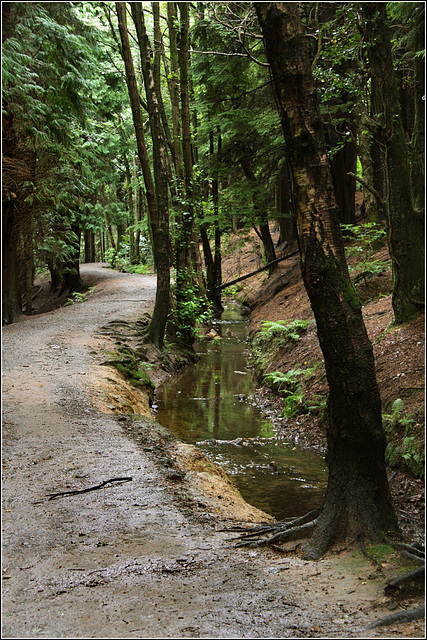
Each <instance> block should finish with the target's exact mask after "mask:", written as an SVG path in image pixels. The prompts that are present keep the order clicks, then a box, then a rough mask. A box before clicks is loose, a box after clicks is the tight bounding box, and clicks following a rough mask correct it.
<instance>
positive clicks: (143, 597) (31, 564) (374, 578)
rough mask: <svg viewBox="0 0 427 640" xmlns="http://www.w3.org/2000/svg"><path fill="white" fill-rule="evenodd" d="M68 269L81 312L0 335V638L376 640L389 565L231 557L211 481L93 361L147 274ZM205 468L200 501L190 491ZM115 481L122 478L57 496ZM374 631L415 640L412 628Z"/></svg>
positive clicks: (102, 355)
mask: <svg viewBox="0 0 427 640" xmlns="http://www.w3.org/2000/svg"><path fill="white" fill-rule="evenodd" d="M83 273H84V276H85V277H87V281H88V282H90V284H91V285H93V286H96V290H95V291H94V293H93V294H91V295H90V296H89V297H88V299H87V300H86V302H84V303H82V304H74V305H72V306H69V307H65V308H61V309H57V310H55V311H51V312H49V313H44V314H42V315H39V316H34V317H27V318H23V319H22V321H21V322H18V323H16V324H14V325H11V326H9V327H6V328H5V329H4V333H3V364H4V382H3V400H4V410H3V420H4V432H3V523H2V524H3V601H2V604H3V637H5V638H39V637H40V638H57V637H59V638H193V637H194V638H197V637H199V638H248V637H252V638H283V637H294V638H298V637H381V636H382V635H383V633H382V632H381V629H380V630H370V631H366V630H365V627H366V625H367V624H369V623H370V622H372V621H373V620H376V619H377V618H379V617H381V616H383V615H385V614H387V613H389V610H390V608H395V607H397V608H399V609H400V608H403V609H404V608H407V607H410V606H411V604H412V601H410V600H405V601H403V602H402V601H399V600H396V599H395V598H394V597H384V595H383V586H384V583H385V581H386V579H387V576H388V575H390V573H394V571H395V570H396V567H395V563H396V558H395V557H392V558H390V557H388V558H387V559H386V560H385V561H384V563H383V569H382V570H381V572H377V571H375V569H374V568H373V566H372V565H371V563H370V562H369V561H367V560H366V559H365V558H363V557H362V556H361V554H360V552H359V551H357V550H347V551H344V552H342V553H341V554H339V555H334V554H331V555H329V556H328V557H327V558H325V559H323V560H321V561H320V562H307V561H303V560H301V559H300V558H299V557H298V556H297V555H295V554H291V555H290V556H288V554H287V553H286V552H285V553H278V552H277V551H274V550H270V549H257V550H251V549H237V548H235V547H234V546H233V544H232V542H231V539H230V538H231V537H232V534H230V533H227V532H224V531H223V529H224V527H226V526H227V525H228V524H230V517H231V513H230V510H232V509H234V506H232V509H229V510H228V511H226V510H223V511H219V507H217V506H216V505H218V503H220V502H224V503H226V502H227V500H228V494H226V493H224V494H221V493H219V492H217V489H218V487H217V485H215V483H213V482H211V477H213V476H215V475H217V477H219V476H218V473H217V472H216V471H215V470H214V469H210V470H209V469H208V470H206V468H205V467H204V463H203V461H202V460H201V459H200V456H199V454H198V453H197V451H194V450H192V451H191V450H190V452H189V450H188V448H187V447H183V445H181V444H179V443H177V441H176V440H175V438H173V436H172V435H171V434H170V433H169V432H168V431H166V430H165V429H162V428H161V427H160V426H159V425H157V424H156V423H155V422H154V420H153V419H151V418H149V417H144V416H137V415H134V414H131V412H130V409H129V406H127V405H129V404H130V405H132V406H134V405H133V403H134V398H133V395H132V397H131V398H129V396H128V395H127V394H128V393H132V394H133V393H134V390H133V389H132V390H131V389H129V388H127V387H126V386H124V387H123V384H122V382H123V379H122V378H121V377H120V376H119V375H116V373H117V370H116V369H115V368H111V367H109V366H105V365H103V364H102V362H103V361H104V360H105V359H109V358H112V357H113V356H112V355H111V352H116V345H115V342H114V341H113V339H112V338H113V336H110V337H108V336H105V330H103V328H104V327H111V326H115V324H116V323H117V321H119V322H123V321H124V322H125V324H124V325H122V326H123V327H126V326H128V327H131V326H133V324H134V323H135V322H136V321H137V319H138V318H140V317H141V314H142V313H144V312H146V311H148V310H149V309H150V308H151V306H152V303H153V299H154V294H155V280H154V278H153V277H150V276H136V275H129V274H118V273H115V272H111V271H109V270H106V269H103V268H102V267H101V266H100V265H85V266H84V268H83ZM126 331H127V330H126ZM116 337H117V336H115V337H114V340H115V338H116ZM122 343H123V345H124V346H129V343H128V342H127V341H126V340H122ZM148 361H149V357H148V356H147V359H146V362H148ZM151 364H154V361H153V362H152V363H151ZM154 370H155V369H152V371H154ZM113 374H114V375H113ZM106 378H110V380H106ZM138 379H142V378H138ZM101 380H106V383H108V384H106V386H104V383H102V382H101ZM109 385H110V386H109ZM122 388H125V390H126V393H125V394H124V395H122ZM113 396H116V397H113ZM123 398H124V400H123ZM144 402H146V401H144ZM126 406H127V410H126ZM145 409H146V410H147V413H148V409H147V406H146V404H145ZM179 450H180V454H181V455H179V456H178V455H177V457H175V453H179ZM200 465H202V466H201V467H200ZM207 471H208V472H209V471H210V472H211V473H210V474H209V476H211V477H209V478H208V483H210V489H211V493H210V494H209V493H208V492H207V491H206V488H205V487H204V486H203V487H202V486H200V485H198V484H197V483H194V482H192V478H193V479H194V476H195V474H197V473H199V474H201V475H202V476H203V474H205V473H206V472H207ZM204 477H205V478H206V476H204ZM117 478H128V479H129V478H131V480H129V481H127V482H117V481H116V482H111V483H110V485H106V486H104V487H103V488H101V489H96V490H93V491H89V492H84V493H83V492H81V493H73V494H67V493H66V492H69V491H74V490H82V489H87V488H90V487H95V486H96V485H99V484H100V483H102V482H104V481H106V480H109V479H112V480H113V479H117ZM219 479H220V480H221V478H219ZM222 486H224V483H222ZM59 492H64V494H63V495H61V496H58V497H56V498H55V499H50V496H49V494H52V493H59ZM220 496H221V497H220ZM232 499H233V496H231V497H230V501H232ZM234 516H235V513H234ZM238 517H240V518H245V519H246V518H247V519H251V520H252V519H254V518H255V516H254V514H253V513H250V512H248V511H247V512H246V514H245V515H240V516H238ZM417 601H419V598H417V597H415V598H414V599H413V602H417ZM386 633H387V637H396V638H397V637H402V634H403V635H404V636H405V637H424V635H423V626H422V624H421V623H420V622H414V623H410V624H405V625H402V626H398V625H395V626H393V627H391V628H388V629H387V632H386Z"/></svg>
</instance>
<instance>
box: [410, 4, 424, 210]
mask: <svg viewBox="0 0 427 640" xmlns="http://www.w3.org/2000/svg"><path fill="white" fill-rule="evenodd" d="M416 29H417V41H416V49H417V53H418V54H419V53H420V52H421V51H422V50H423V49H425V33H424V11H420V12H419V15H418V19H417V25H416ZM414 66H415V78H414V80H415V86H414V111H415V113H414V132H413V135H412V140H411V151H412V175H411V177H412V190H413V193H414V209H415V211H416V212H417V213H418V212H419V213H420V214H421V215H423V214H424V209H425V75H424V74H425V68H424V67H425V60H424V57H421V55H418V56H417V57H416V58H415V61H414Z"/></svg>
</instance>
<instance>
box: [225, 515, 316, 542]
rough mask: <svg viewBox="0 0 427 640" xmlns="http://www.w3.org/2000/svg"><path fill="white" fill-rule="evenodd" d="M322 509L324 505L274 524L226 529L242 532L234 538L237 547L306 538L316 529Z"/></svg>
mask: <svg viewBox="0 0 427 640" xmlns="http://www.w3.org/2000/svg"><path fill="white" fill-rule="evenodd" d="M321 511H322V507H319V508H318V509H314V510H313V511H309V513H306V514H305V515H304V516H301V517H299V518H294V519H291V520H282V521H280V522H275V523H274V524H268V525H262V526H256V527H252V528H250V529H246V528H245V527H231V528H230V529H226V531H241V532H242V533H241V534H240V535H239V536H237V538H233V540H238V541H239V542H237V543H236V547H248V546H251V547H260V546H262V545H271V544H275V543H277V542H287V541H288V540H297V539H298V538H305V537H306V536H307V535H308V534H309V533H310V532H311V531H312V530H313V529H314V527H315V526H316V524H317V517H318V516H319V515H320V513H321ZM264 536H268V537H264Z"/></svg>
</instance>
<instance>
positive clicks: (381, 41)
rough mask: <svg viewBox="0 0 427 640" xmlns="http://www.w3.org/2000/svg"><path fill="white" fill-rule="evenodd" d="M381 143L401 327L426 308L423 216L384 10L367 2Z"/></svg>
mask: <svg viewBox="0 0 427 640" xmlns="http://www.w3.org/2000/svg"><path fill="white" fill-rule="evenodd" d="M362 9H363V14H364V17H365V25H364V28H365V33H364V36H365V42H366V47H367V51H368V56H369V67H370V73H371V85H372V99H373V104H372V106H373V110H374V115H375V116H377V118H378V120H379V127H378V133H377V140H378V143H379V145H381V147H382V148H383V149H384V153H385V178H386V181H385V184H386V198H385V208H386V214H387V226H388V243H389V251H390V257H391V261H392V276H393V296H392V302H393V310H394V319H395V322H396V323H397V324H400V323H403V322H407V321H409V320H411V319H412V318H413V317H414V316H416V315H417V313H419V312H421V311H422V310H423V309H424V216H423V215H420V214H419V213H418V212H416V211H415V210H414V207H413V202H412V198H411V179H410V168H409V158H408V149H407V143H406V137H405V132H404V130H403V126H402V120H401V116H400V107H399V101H398V93H397V87H396V78H395V74H394V69H393V60H392V55H391V45H390V32H389V27H388V23H387V16H386V6H385V4H384V3H382V2H374V3H364V4H363V5H362Z"/></svg>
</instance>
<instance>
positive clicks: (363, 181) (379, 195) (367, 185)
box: [347, 171, 385, 207]
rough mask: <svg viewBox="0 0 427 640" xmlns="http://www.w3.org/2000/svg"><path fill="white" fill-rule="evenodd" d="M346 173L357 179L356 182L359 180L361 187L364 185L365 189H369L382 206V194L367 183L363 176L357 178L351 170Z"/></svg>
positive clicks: (383, 203) (383, 201)
mask: <svg viewBox="0 0 427 640" xmlns="http://www.w3.org/2000/svg"><path fill="white" fill-rule="evenodd" d="M347 175H348V176H350V177H351V178H354V179H355V180H357V182H360V184H361V185H362V187H365V189H367V190H368V191H370V192H371V193H372V195H373V196H374V197H375V199H376V200H377V202H378V203H379V204H380V205H381V207H383V206H384V205H385V200H384V198H383V197H382V195H381V194H380V193H378V191H377V190H376V189H374V188H373V187H371V185H369V184H368V183H367V182H366V181H365V180H363V178H359V176H357V175H356V174H355V173H352V172H351V171H348V172H347Z"/></svg>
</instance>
